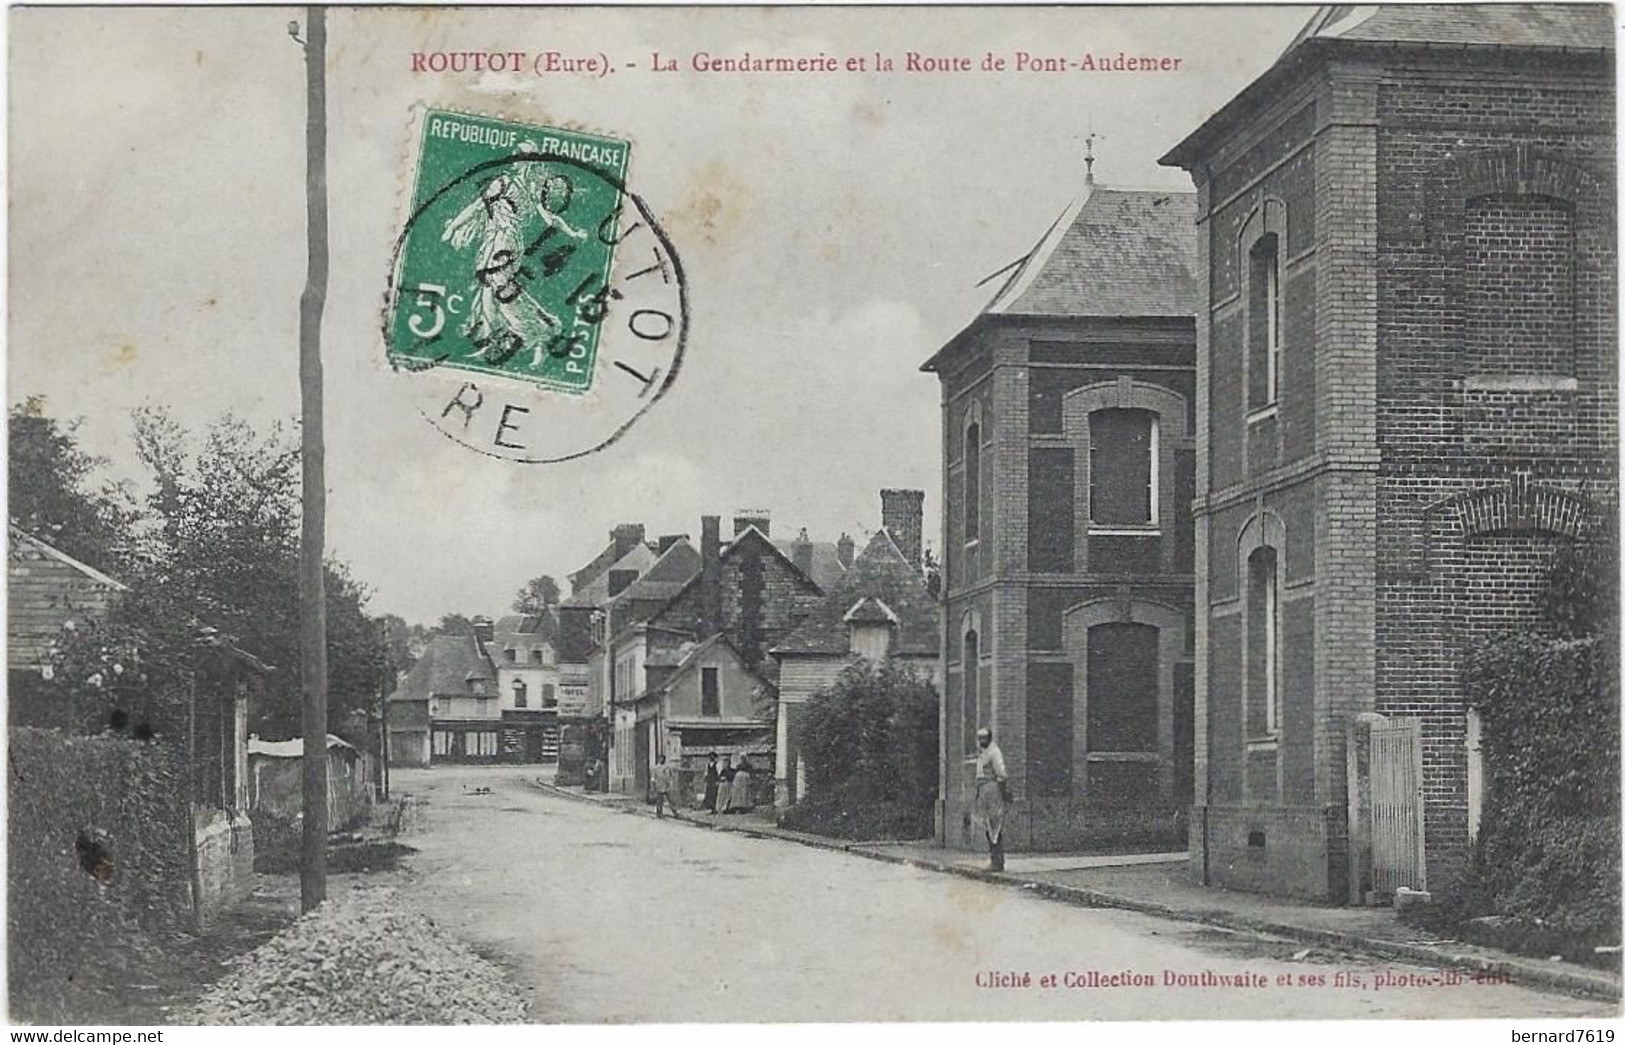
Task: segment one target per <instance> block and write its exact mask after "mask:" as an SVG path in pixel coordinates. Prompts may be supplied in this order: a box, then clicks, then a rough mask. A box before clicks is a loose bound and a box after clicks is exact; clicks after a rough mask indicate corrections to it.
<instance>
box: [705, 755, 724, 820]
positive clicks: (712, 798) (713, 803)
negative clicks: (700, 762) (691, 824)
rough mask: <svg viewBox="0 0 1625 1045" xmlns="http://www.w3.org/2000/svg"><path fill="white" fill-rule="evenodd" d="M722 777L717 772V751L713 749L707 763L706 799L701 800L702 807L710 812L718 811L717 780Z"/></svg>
mask: <svg viewBox="0 0 1625 1045" xmlns="http://www.w3.org/2000/svg"><path fill="white" fill-rule="evenodd" d="M720 779H721V778H720V776H719V775H718V773H717V753H716V752H715V751H713V752H711V757H710V758H709V759H708V760H707V761H706V763H705V799H704V800H703V801H702V802H700V808H701V809H703V810H705V811H706V812H708V813H715V812H716V811H717V782H718V781H719V780H720Z"/></svg>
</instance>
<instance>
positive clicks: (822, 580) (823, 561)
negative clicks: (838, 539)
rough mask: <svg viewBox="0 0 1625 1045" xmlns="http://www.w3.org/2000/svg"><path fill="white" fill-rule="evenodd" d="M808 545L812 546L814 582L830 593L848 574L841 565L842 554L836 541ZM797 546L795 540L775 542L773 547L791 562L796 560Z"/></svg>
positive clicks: (810, 571)
mask: <svg viewBox="0 0 1625 1045" xmlns="http://www.w3.org/2000/svg"><path fill="white" fill-rule="evenodd" d="M808 543H810V544H811V545H812V569H811V570H809V571H808V572H809V573H811V574H812V582H813V583H814V584H816V585H818V587H819V588H821V589H823V590H824V591H829V590H830V589H831V588H833V587H834V586H835V585H836V584H837V583H839V582H840V579H841V574H843V573H845V572H846V567H845V566H842V565H841V553H840V551H839V550H838V549H837V548H836V546H835V542H834V541H810V542H808ZM795 545H796V542H795V540H794V539H791V540H776V541H774V542H773V547H775V548H777V549H778V550H779V551H781V552H783V553H784V557H785V558H787V559H789V560H790V561H791V562H795V560H796V553H795Z"/></svg>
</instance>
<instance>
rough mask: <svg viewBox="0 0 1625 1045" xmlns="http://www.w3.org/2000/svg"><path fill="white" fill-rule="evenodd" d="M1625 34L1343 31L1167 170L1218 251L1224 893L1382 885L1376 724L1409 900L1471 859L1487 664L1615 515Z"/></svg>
mask: <svg viewBox="0 0 1625 1045" xmlns="http://www.w3.org/2000/svg"><path fill="white" fill-rule="evenodd" d="M1613 38H1614V33H1613V28H1612V26H1611V24H1610V9H1609V8H1607V7H1604V6H1600V5H1599V6H1579V5H1548V4H1539V5H1536V4H1508V5H1494V6H1489V5H1484V6H1472V5H1461V6H1421V5H1409V4H1407V5H1381V6H1333V7H1325V8H1322V9H1321V10H1320V11H1319V12H1318V13H1317V14H1315V16H1314V17H1313V18H1312V19H1310V21H1309V22H1308V23H1307V24H1306V25H1305V27H1304V29H1303V30H1302V32H1300V33H1299V35H1298V37H1297V38H1296V39H1295V40H1294V41H1293V42H1292V43H1291V45H1290V46H1289V47H1288V48H1287V49H1286V51H1285V53H1283V54H1282V55H1281V57H1280V58H1279V59H1278V60H1277V61H1276V63H1275V65H1274V66H1272V67H1271V68H1270V69H1269V70H1268V71H1267V72H1265V73H1264V74H1263V75H1262V76H1261V77H1260V78H1259V79H1258V80H1256V81H1255V82H1254V83H1252V84H1251V85H1250V86H1248V87H1247V88H1246V89H1245V90H1243V91H1242V92H1241V93H1240V94H1238V95H1237V96H1236V97H1235V98H1233V99H1231V100H1230V101H1229V102H1228V103H1226V104H1225V105H1224V107H1223V108H1222V109H1220V110H1219V111H1218V112H1217V113H1216V114H1215V115H1214V116H1213V117H1211V118H1210V119H1209V120H1208V121H1207V122H1206V123H1204V124H1203V125H1202V126H1201V127H1200V128H1198V129H1197V130H1196V131H1194V132H1193V133H1191V134H1190V135H1189V136H1188V137H1186V138H1185V139H1184V140H1183V141H1182V142H1180V143H1179V144H1178V145H1177V146H1175V147H1174V148H1173V150H1172V151H1170V152H1169V153H1168V155H1167V156H1166V157H1164V159H1163V161H1162V162H1163V163H1164V164H1167V165H1169V166H1174V167H1180V168H1183V169H1184V170H1186V171H1188V172H1190V174H1191V177H1192V178H1193V179H1194V180H1195V183H1196V189H1197V206H1196V215H1195V217H1196V221H1197V229H1198V243H1199V250H1200V259H1201V260H1200V263H1199V266H1198V272H1199V275H1200V278H1199V279H1198V280H1197V298H1196V309H1195V311H1196V315H1197V317H1198V319H1197V345H1198V385H1197V389H1196V396H1195V401H1196V410H1197V413H1196V425H1195V431H1196V435H1197V462H1198V463H1197V475H1196V484H1195V516H1196V526H1197V552H1196V563H1197V571H1196V604H1197V607H1198V611H1197V618H1196V619H1197V628H1196V645H1197V657H1196V665H1197V677H1196V690H1197V697H1196V721H1197V737H1196V784H1195V806H1194V810H1193V822H1192V830H1191V872H1192V874H1193V876H1195V878H1196V879H1197V880H1199V881H1202V882H1207V883H1211V884H1214V885H1220V886H1225V887H1230V888H1241V889H1255V890H1265V891H1271V892H1280V893H1288V894H1295V895H1300V896H1305V897H1314V898H1319V899H1325V900H1334V901H1342V900H1345V899H1353V900H1359V899H1361V898H1363V897H1364V896H1365V895H1366V894H1367V893H1369V892H1370V891H1371V886H1372V877H1371V876H1372V873H1373V867H1372V864H1371V863H1370V862H1369V859H1370V857H1369V854H1368V853H1367V852H1360V851H1356V850H1355V849H1353V848H1351V844H1350V789H1349V787H1348V775H1349V768H1348V767H1349V766H1350V765H1351V764H1354V763H1356V762H1357V761H1359V759H1356V758H1353V757H1350V752H1349V743H1350V741H1349V739H1348V738H1349V736H1350V734H1351V732H1353V731H1354V730H1355V729H1356V728H1357V727H1358V728H1359V729H1362V730H1367V731H1371V730H1379V729H1380V730H1381V731H1382V732H1383V733H1384V734H1385V736H1387V737H1388V741H1386V743H1387V744H1388V747H1387V748H1386V751H1387V754H1384V755H1383V756H1382V758H1384V759H1386V761H1385V762H1384V768H1383V771H1382V772H1379V771H1378V770H1377V769H1375V768H1374V769H1373V770H1372V777H1373V778H1374V783H1373V784H1372V786H1373V787H1375V788H1379V789H1381V788H1386V790H1385V791H1382V793H1381V794H1375V795H1373V796H1372V798H1371V800H1372V801H1373V802H1374V803H1376V804H1379V805H1383V804H1384V803H1386V804H1385V806H1384V808H1385V809H1386V810H1387V812H1385V813H1383V814H1382V815H1385V816H1390V817H1391V819H1392V823H1391V824H1390V825H1389V826H1390V827H1392V828H1393V829H1395V830H1396V831H1398V832H1399V833H1400V835H1401V837H1400V838H1399V839H1398V842H1400V843H1405V844H1403V845H1398V846H1397V847H1396V849H1395V850H1394V851H1393V852H1390V853H1389V857H1390V858H1391V859H1393V860H1395V861H1398V863H1396V864H1395V865H1394V866H1391V867H1388V868H1386V870H1387V871H1388V872H1390V873H1391V875H1393V876H1394V877H1391V878H1390V881H1391V882H1397V883H1399V884H1410V885H1414V886H1417V887H1421V886H1423V885H1425V884H1427V883H1432V882H1438V881H1447V880H1448V878H1449V875H1450V872H1451V870H1452V869H1453V868H1457V867H1460V866H1461V862H1462V861H1463V859H1464V858H1465V856H1466V853H1467V851H1468V846H1469V843H1470V841H1471V840H1472V838H1473V836H1474V832H1475V829H1476V823H1477V817H1478V813H1479V809H1480V807H1481V803H1482V800H1483V795H1482V793H1481V790H1480V789H1479V788H1478V786H1477V780H1478V773H1477V769H1478V767H1477V766H1476V764H1475V763H1476V759H1477V757H1478V756H1477V751H1476V747H1475V746H1474V744H1473V738H1474V735H1475V733H1476V724H1475V712H1474V709H1472V708H1470V707H1468V706H1467V705H1466V703H1465V699H1464V696H1463V692H1462V682H1461V670H1460V669H1461V666H1462V655H1463V652H1464V650H1465V649H1466V648H1467V647H1468V646H1469V645H1470V644H1471V643H1472V642H1473V641H1474V640H1475V639H1477V638H1480V637H1483V636H1487V635H1489V634H1491V633H1493V632H1496V631H1499V630H1503V629H1509V628H1516V627H1518V626H1519V625H1520V624H1522V623H1525V622H1530V621H1532V620H1533V619H1534V618H1535V613H1536V600H1537V598H1538V596H1539V592H1540V590H1541V586H1542V577H1543V575H1544V572H1545V570H1546V568H1547V566H1548V564H1549V562H1550V561H1551V557H1552V554H1553V550H1554V548H1555V547H1556V545H1557V544H1558V543H1559V542H1561V541H1563V540H1565V539H1568V538H1573V537H1575V536H1577V535H1580V534H1582V533H1583V532H1584V531H1585V529H1586V528H1587V527H1588V526H1590V525H1592V523H1593V522H1594V521H1595V520H1597V518H1598V517H1599V514H1600V513H1602V512H1604V511H1607V510H1610V509H1611V506H1612V505H1613V504H1614V503H1615V501H1616V498H1617V475H1616V467H1617V454H1618V446H1619V444H1618V427H1617V426H1618V387H1617V369H1618V356H1617V347H1618V341H1617V338H1618V330H1617V326H1616V319H1615V308H1616V297H1615V288H1616V281H1617V272H1616V256H1615V236H1616V228H1617V226H1616V215H1615V206H1614V186H1615V177H1616V175H1615V161H1616V152H1615V149H1616V141H1615V135H1614V105H1615V100H1614V83H1615V81H1614V55H1613V47H1612V41H1613ZM1001 420H1003V419H1002V418H1001ZM1379 716H1380V717H1379ZM1355 735H1356V737H1357V738H1358V737H1359V736H1360V735H1361V734H1355ZM1356 742H1357V743H1362V744H1363V743H1364V742H1363V741H1359V740H1358V739H1357V741H1356ZM1357 753H1358V754H1360V758H1361V759H1363V758H1364V757H1365V756H1366V755H1367V754H1370V752H1369V749H1362V751H1361V752H1357ZM1370 757H1372V758H1377V757H1378V756H1377V755H1374V754H1373V755H1370ZM1384 773H1386V776H1384ZM1385 781H1386V782H1385ZM1406 832H1408V833H1409V836H1410V842H1408V843H1406V842H1405V838H1404V837H1403V835H1404V833H1406Z"/></svg>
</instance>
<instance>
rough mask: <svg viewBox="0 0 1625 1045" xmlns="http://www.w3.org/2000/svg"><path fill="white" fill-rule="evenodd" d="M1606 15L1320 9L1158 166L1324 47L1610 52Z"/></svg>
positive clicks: (1247, 109) (1181, 161) (1409, 7)
mask: <svg viewBox="0 0 1625 1045" xmlns="http://www.w3.org/2000/svg"><path fill="white" fill-rule="evenodd" d="M1611 10H1612V9H1611V8H1610V7H1608V6H1606V5H1603V4H1554V3H1544V4H1361V5H1354V4H1328V5H1323V6H1322V7H1320V8H1319V9H1317V10H1316V11H1315V13H1314V14H1313V15H1312V16H1310V18H1309V20H1308V22H1306V23H1305V24H1304V27H1303V28H1302V29H1300V30H1299V31H1298V35H1297V36H1295V37H1293V39H1292V42H1291V43H1290V44H1288V45H1287V48H1286V50H1285V51H1283V52H1281V56H1280V57H1279V58H1277V59H1276V60H1275V64H1274V65H1272V66H1270V68H1269V69H1268V70H1266V71H1265V72H1264V73H1263V74H1262V75H1260V76H1259V77H1258V79H1256V80H1254V81H1253V82H1252V83H1250V84H1248V85H1247V86H1246V87H1245V88H1243V89H1242V90H1241V92H1240V93H1238V94H1237V95H1236V96H1235V97H1233V98H1231V99H1229V100H1228V101H1227V102H1225V103H1224V105H1223V106H1222V107H1221V108H1220V109H1219V110H1218V111H1217V112H1215V113H1214V114H1213V115H1212V116H1210V117H1208V118H1207V120H1205V121H1203V123H1202V125H1201V126H1200V127H1198V128H1197V129H1196V130H1194V131H1192V132H1191V133H1190V134H1189V135H1187V136H1186V137H1185V138H1184V140H1182V141H1181V142H1180V143H1179V144H1178V145H1176V146H1174V147H1173V148H1172V149H1170V150H1169V151H1168V153H1167V155H1165V156H1163V157H1162V159H1161V160H1160V161H1158V162H1160V163H1162V164H1163V165H1165V166H1170V167H1185V166H1188V165H1189V164H1190V163H1192V162H1193V160H1195V159H1196V158H1197V157H1200V156H1202V155H1203V154H1204V153H1205V152H1206V150H1207V148H1208V143H1209V142H1210V141H1212V140H1213V139H1214V138H1215V137H1217V136H1218V135H1220V134H1222V133H1224V132H1225V131H1226V130H1227V129H1228V128H1229V127H1230V126H1231V125H1232V124H1233V123H1234V122H1236V121H1238V120H1241V119H1244V118H1246V117H1247V116H1249V115H1251V113H1252V112H1254V111H1255V109H1256V108H1257V106H1259V105H1262V104H1264V103H1266V102H1267V101H1268V100H1269V99H1270V98H1272V97H1274V96H1275V95H1276V93H1277V92H1278V91H1280V90H1281V89H1282V87H1283V86H1284V85H1285V84H1287V83H1288V82H1290V81H1291V80H1292V78H1293V77H1294V76H1297V75H1298V74H1299V73H1300V72H1301V70H1302V68H1303V66H1304V63H1305V62H1306V61H1308V60H1309V59H1310V58H1311V57H1312V56H1314V55H1316V54H1320V53H1324V52H1325V51H1327V50H1349V49H1355V48H1361V47H1371V46H1375V47H1379V48H1380V47H1382V46H1384V45H1386V46H1389V47H1392V46H1395V45H1399V46H1404V45H1415V46H1434V47H1450V48H1459V49H1464V48H1480V49H1493V50H1535V51H1570V52H1574V51H1586V52H1591V53H1594V54H1603V53H1607V52H1611V51H1613V49H1614V27H1613V20H1612V14H1611ZM1462 60H1463V61H1466V60H1467V59H1466V58H1465V57H1463V59H1462Z"/></svg>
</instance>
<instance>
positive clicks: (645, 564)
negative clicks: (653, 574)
mask: <svg viewBox="0 0 1625 1045" xmlns="http://www.w3.org/2000/svg"><path fill="white" fill-rule="evenodd" d="M655 558H656V556H655V553H654V551H653V550H652V549H650V547H649V546H648V545H646V544H642V543H640V544H638V546H637V547H635V548H633V549H632V550H631V551H629V552H627V553H626V554H625V555H623V556H621V557H620V558H619V559H616V560H615V561H614V562H613V563H612V564H610V567H609V568H608V569H606V570H604V571H602V572H601V573H599V574H598V576H596V577H594V578H593V579H592V580H591V581H590V582H588V584H587V585H586V586H585V587H583V588H581V589H580V590H579V591H576V592H574V593H573V594H571V595H570V597H569V598H567V599H565V600H564V601H563V602H562V603H560V605H563V606H603V605H604V604H605V603H607V602H608V601H609V575H610V574H611V573H613V572H614V571H616V570H637V571H638V574H639V575H640V576H641V575H642V574H643V571H645V570H647V569H648V568H649V567H650V566H652V565H654V561H655Z"/></svg>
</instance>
